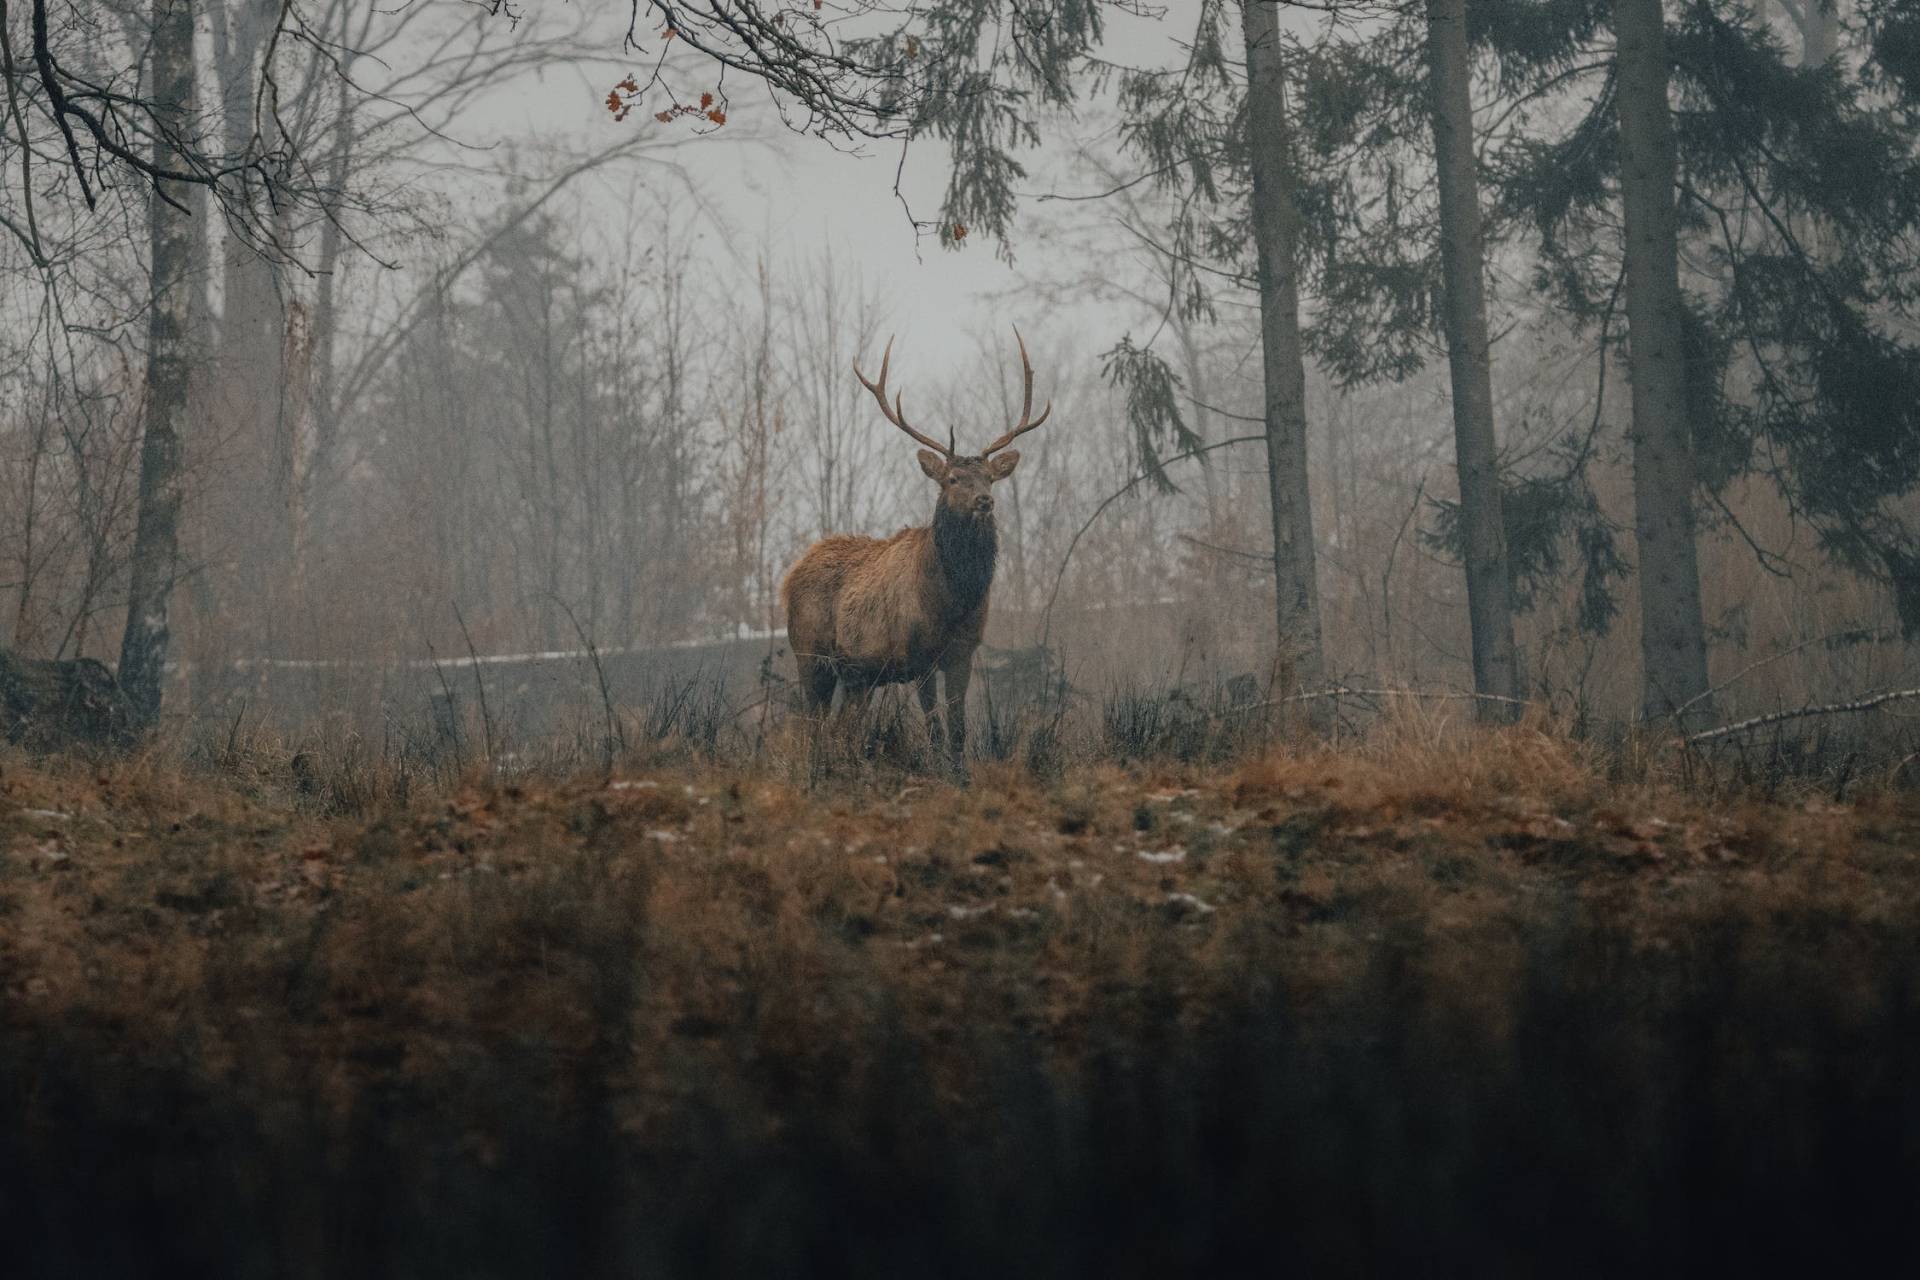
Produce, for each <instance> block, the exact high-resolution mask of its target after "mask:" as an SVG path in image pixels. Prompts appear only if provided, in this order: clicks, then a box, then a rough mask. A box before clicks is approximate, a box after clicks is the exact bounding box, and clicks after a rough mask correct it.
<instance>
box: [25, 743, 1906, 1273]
mask: <svg viewBox="0 0 1920 1280" xmlns="http://www.w3.org/2000/svg"><path fill="white" fill-rule="evenodd" d="M309 768H310V766H309ZM1668 771H1669V770H1668V769H1667V766H1664V765H1662V764H1661V762H1660V761H1659V760H1658V759H1657V758H1654V757H1649V758H1647V759H1642V760H1639V761H1637V762H1636V763H1635V764H1634V766H1633V767H1631V768H1625V767H1622V764H1621V761H1620V760H1619V759H1618V758H1602V757H1601V756H1600V755H1599V754H1598V753H1597V752H1596V751H1594V750H1592V749H1590V748H1583V747H1580V746H1578V745H1575V744H1573V743H1570V742H1568V741H1567V740H1565V739H1564V738H1561V737H1557V736H1554V735H1552V734H1549V733H1545V732H1541V731H1539V730H1536V729H1531V728H1516V729H1512V730H1505V731H1500V732H1479V733H1467V732H1465V731H1461V730H1457V729H1451V728H1446V727H1436V726H1433V725H1423V724H1402V725H1399V726H1393V725H1389V726H1386V727H1384V728H1382V729H1381V730H1379V731H1378V732H1376V733H1375V734H1374V735H1372V736H1371V737H1369V738H1367V739H1363V740H1361V741H1358V742H1355V743H1353V744H1351V745H1348V746H1346V747H1343V748H1341V749H1338V750H1335V749H1329V748H1324V747H1321V748H1311V749H1310V748H1297V749H1273V750H1268V751H1264V752H1260V753H1256V754H1251V755H1248V756H1246V757H1243V758H1241V759H1238V760H1234V761H1228V762H1224V763H1216V764H1205V765H1202V764H1187V765H1183V764H1177V763H1156V762H1153V761H1139V762H1134V763H1132V764H1128V765H1124V766H1122V765H1117V764H1100V763H1079V764H1072V765H1069V766H1067V767H1065V768H1064V769H1063V770H1061V771H1059V772H1058V773H1057V774H1056V775H1054V776H1049V777H1046V778H1037V777H1035V776H1033V775H1032V774H1031V773H1030V772H1028V771H1026V770H1024V769H1021V768H1019V767H1017V766H1015V765H1012V764H981V765H978V766H976V769H975V772H974V776H973V780H972V786H971V787H970V788H967V789H964V790H962V789H956V788H955V787H953V786H950V785H948V784H947V783H944V782H940V781H936V780H932V779H930V778H927V777H923V776H915V775H912V774H908V773H901V772H898V771H894V770H890V769H887V768H882V767H877V766H870V767H866V768H863V769H854V770H848V771H845V773H844V776H837V777H831V778H827V779H825V780H816V781H815V782H814V783H813V784H811V785H808V784H807V783H806V781H805V779H804V778H803V777H799V776H797V774H796V771H795V770H793V769H791V768H786V769H782V768H774V767H769V766H768V765H766V764H765V763H764V762H762V763H760V764H754V763H750V762H743V763H738V764H721V763H712V762H705V763H702V762H699V761H696V760H694V759H692V758H690V757H689V756H688V755H687V754H686V753H676V752H673V751H662V752H658V753H655V754H654V755H652V756H649V757H648V758H633V759H628V760H625V761H623V762H621V763H619V764H617V765H616V767H615V768H614V769H613V770H612V773H611V776H609V775H607V774H605V773H602V772H598V771H589V772H585V773H581V774H577V775H576V776H573V777H538V778H536V777H532V776H524V777H520V778H517V779H515V780H512V781H503V780H499V779H494V778H490V777H489V776H488V775H487V773H486V772H485V771H484V770H474V771H469V772H468V773H467V774H466V776H464V777H462V778H459V779H449V780H447V781H446V782H445V783H444V784H442V785H428V784H425V783H415V784H413V785H410V786H408V787H407V788H405V794H400V791H401V788H399V787H396V786H392V785H388V786H385V787H369V786H365V785H363V786H362V787H361V789H360V791H358V792H356V793H355V794H356V795H357V796H358V797H359V798H358V799H357V800H356V801H355V802H354V803H353V804H351V805H346V804H343V803H342V802H341V800H340V795H341V792H340V787H339V780H338V778H337V777H335V778H333V779H331V780H330V784H329V785H330V786H331V790H329V789H327V788H322V789H321V790H320V791H319V792H318V793H317V794H316V793H315V792H314V789H313V788H312V786H310V785H308V784H309V783H310V781H311V779H310V777H309V775H308V773H307V772H305V771H303V770H302V769H300V768H295V769H292V770H289V768H288V767H287V765H286V763H285V761H283V760H281V759H279V758H276V757H275V756H274V755H273V754H272V753H271V752H265V751H262V752H254V753H248V754H245V755H244V756H243V757H242V758H233V759H227V760H225V761H223V762H220V763H217V764H206V763H202V764H198V765H193V766H189V765H185V764H179V763H167V762H166V761H164V760H163V759H161V758H160V757H158V756H150V757H146V758H140V759H134V760H121V761H112V762H106V763H88V762H85V761H80V760H59V759H55V760H40V761H33V760H29V759H26V758H24V757H0V988H3V989H4V1004H3V1005H0V1028H3V1029H4V1031H3V1039H0V1095H3V1096H4V1097H5V1102H4V1104H0V1229H4V1230H5V1233H6V1235H7V1238H8V1239H9V1241H10V1243H9V1245H8V1246H7V1248H8V1252H9V1253H10V1254H11V1255H13V1258H14V1260H15V1262H17V1263H20V1264H21V1265H22V1266H23V1270H22V1271H20V1272H15V1274H43V1273H44V1274H62V1275H82V1274H85V1275H127V1274H160V1273H172V1272H174V1271H176V1270H177V1269H179V1268H191V1269H192V1270H193V1271H195V1272H197V1273H199V1274H236V1275H276V1276H281V1275H315V1276H322V1275H325V1276H341V1275H386V1274H392V1275H440V1274H461V1275H469V1276H471V1275H502V1276H513V1275H535V1274H544V1275H558V1276H570V1275H723V1274H726V1275H737V1274H753V1275H769V1274H774V1275H846V1274H891V1275H922V1274H966V1275H977V1274H1021V1275H1027V1274H1032V1275H1069V1274H1075V1275H1077V1274H1086V1273H1089V1272H1107V1273H1116V1274H1123V1275H1134V1274H1140V1275H1144V1274H1167V1273H1174V1274H1181V1273H1189V1272H1197V1271H1201V1270H1211V1271H1225V1272H1239V1271H1243V1270H1255V1271H1260V1272H1262V1273H1266V1274H1271V1273H1272V1272H1273V1271H1274V1270H1293V1269H1299V1270H1305V1271H1308V1272H1310V1273H1314V1272H1324V1271H1327V1270H1335V1271H1353V1270H1360V1271H1379V1270H1396V1269H1411V1270H1417V1271H1448V1272H1452V1271H1459V1270H1472V1271H1475V1272H1481V1273H1485V1272H1492V1273H1533V1274H1537V1273H1538V1272H1539V1271H1540V1270H1543V1269H1546V1268H1547V1267H1549V1266H1550V1267H1552V1268H1553V1269H1555V1270H1558V1271H1571V1272H1578V1273H1592V1274H1605V1273H1617V1272H1618V1271H1620V1270H1624V1269H1627V1268H1629V1267H1632V1268H1639V1269H1644V1268H1646V1267H1648V1266H1652V1267H1654V1268H1655V1269H1658V1270H1661V1271H1667V1270H1678V1269H1685V1268H1688V1267H1692V1266H1698V1265H1712V1266H1716V1267H1717V1266H1719V1265H1722V1264H1727V1263H1734V1262H1739V1261H1742V1260H1748V1259H1762V1260H1765V1261H1768V1262H1771V1263H1778V1262H1782V1261H1793V1260H1805V1261H1813V1260H1816V1259H1818V1260H1822V1261H1824V1262H1825V1263H1826V1264H1827V1265H1832V1264H1834V1263H1836V1262H1838V1261H1839V1260H1841V1259H1842V1258H1844V1257H1845V1256H1846V1255H1847V1254H1848V1253H1849V1252H1850V1251H1854V1250H1864V1249H1866V1248H1867V1247H1868V1245H1869V1243H1870V1242H1871V1241H1872V1240H1873V1239H1875V1238H1876V1237H1877V1236H1878V1235H1881V1234H1885V1235H1889V1236H1891V1235H1892V1234H1894V1233H1895V1232H1896V1231H1897V1230H1898V1229H1899V1225H1900V1223H1902V1222H1903V1221H1904V1220H1905V1215H1906V1214H1907V1213H1908V1212H1909V1211H1910V1210H1911V1209H1912V1208H1914V1207H1915V1205H1916V1193H1917V1192H1920V1179H1917V1178H1916V1171H1917V1170H1920V1157H1917V1155H1916V1141H1917V1140H1920V1086H1916V1085H1915V1083H1914V1082H1915V1081H1916V1080H1920V1075H1916V1074H1915V1068H1916V1067H1920V1003H1917V1002H1920V963H1916V960H1917V959H1920V803H1917V802H1916V801H1915V800H1914V799H1913V798H1912V797H1911V796H1909V795H1908V794H1906V793H1905V792H1904V791H1902V790H1901V789H1899V788H1897V787H1894V786H1892V785H1890V784H1882V783H1880V782H1879V781H1877V780H1875V779H1873V778H1865V779H1861V780H1860V781H1858V782H1857V783H1856V784H1855V785H1854V786H1853V787H1852V790H1851V793H1850V795H1849V798H1848V799H1847V800H1846V801H1845V802H1844V803H1836V802H1835V801H1834V800H1833V798H1832V794H1831V788H1829V787H1826V786H1823V787H1821V788H1819V789H1817V790H1816V789H1814V788H1812V787H1804V788H1799V789H1796V788H1794V787H1790V786H1789V787H1785V788H1779V789H1776V790H1775V791H1774V793H1773V794H1772V795H1771V796H1767V797H1762V796H1759V795H1756V794H1753V793H1751V792H1749V791H1740V790H1728V789H1724V788H1723V789H1719V790H1716V789H1714V788H1713V787H1711V786H1709V785H1707V784H1705V783H1703V782H1702V781H1701V779H1700V777H1699V776H1698V775H1697V774H1696V775H1695V776H1694V777H1693V779H1692V781H1691V783H1690V784H1686V785H1683V784H1682V783H1681V782H1680V781H1678V780H1677V779H1678V776H1679V775H1678V773H1677V772H1675V773H1674V776H1673V777H1672V778H1667V777H1666V776H1665V775H1666V773H1667V772H1668ZM363 782H364V780H363ZM343 809H351V810H354V811H352V812H343V811H342V810H343ZM9 1269H10V1270H11V1267H10V1268H9Z"/></svg>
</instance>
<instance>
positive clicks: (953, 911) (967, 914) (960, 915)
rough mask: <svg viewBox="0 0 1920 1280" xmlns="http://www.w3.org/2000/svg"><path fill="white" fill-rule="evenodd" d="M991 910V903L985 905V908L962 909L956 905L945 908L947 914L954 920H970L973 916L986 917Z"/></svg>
mask: <svg viewBox="0 0 1920 1280" xmlns="http://www.w3.org/2000/svg"><path fill="white" fill-rule="evenodd" d="M992 910H993V904H992V903H991V902H989V903H987V904H986V905H985V906H979V907H963V906H960V905H959V904H958V903H956V904H954V905H953V906H950V907H948V908H947V914H948V915H950V916H952V917H953V918H954V919H955V920H971V919H973V918H974V917H975V916H983V915H986V914H987V913H988V912H989V911H992Z"/></svg>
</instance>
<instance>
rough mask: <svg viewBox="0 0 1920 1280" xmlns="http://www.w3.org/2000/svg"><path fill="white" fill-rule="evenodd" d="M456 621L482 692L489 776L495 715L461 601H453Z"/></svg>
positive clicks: (480, 692)
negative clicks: (461, 608)
mask: <svg viewBox="0 0 1920 1280" xmlns="http://www.w3.org/2000/svg"><path fill="white" fill-rule="evenodd" d="M453 617H454V621H456V622H458V623H459V624H460V635H461V636H462V637H463V638H464V639H465V640H466V642H467V657H468V658H470V659H471V660H472V662H473V687H474V688H475V689H476V690H478V691H479V694H480V732H481V734H482V735H483V737H484V740H485V742H486V747H487V776H489V777H492V776H493V773H494V766H493V716H492V715H490V714H489V713H488V711H487V682H486V681H485V680H482V679H481V678H480V652H479V650H477V649H475V648H474V647H473V633H472V632H471V631H468V630H467V619H466V615H465V614H463V613H461V612H460V602H459V601H458V600H455V601H454V602H453Z"/></svg>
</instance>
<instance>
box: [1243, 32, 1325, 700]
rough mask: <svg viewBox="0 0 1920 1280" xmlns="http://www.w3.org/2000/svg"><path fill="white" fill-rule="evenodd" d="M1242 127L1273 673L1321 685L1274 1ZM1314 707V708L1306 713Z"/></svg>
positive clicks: (1294, 214) (1291, 177)
mask: <svg viewBox="0 0 1920 1280" xmlns="http://www.w3.org/2000/svg"><path fill="white" fill-rule="evenodd" d="M1241 16H1242V19H1243V29H1244V34H1245V38H1246V46H1247V128H1248V131H1249V133H1250V135H1251V137H1250V144H1251V160H1252V171H1253V239H1254V247H1255V249H1256V251H1257V253H1258V258H1259V267H1258V270H1259V284H1260V351H1261V363H1262V367H1263V370H1264V374H1265V379H1266V427H1267V490H1268V494H1269V496H1270V498H1271V500H1272V510H1273V568H1274V587H1275V593H1274V598H1275V626H1276V631H1277V637H1278V645H1279V647H1278V650H1277V652H1276V655H1275V657H1276V662H1275V668H1276V671H1278V672H1279V673H1281V674H1282V676H1283V677H1284V679H1285V681H1286V683H1288V684H1290V685H1292V686H1294V687H1296V688H1298V687H1313V686H1316V685H1318V684H1319V683H1320V682H1321V680H1322V678H1323V675H1324V669H1325V663H1324V659H1323V658H1322V655H1321V647H1320V597H1319V589H1318V586H1317V584H1316V582H1315V574H1314V541H1313V507H1312V503H1311V500H1310V495H1309V492H1308V485H1307V370H1306V358H1305V355H1304V352H1303V348H1302V346H1301V341H1300V288H1299V281H1298V279H1297V272H1298V261H1297V259H1298V244H1299V238H1300V229H1299V211H1298V210H1297V208H1296V207H1295V203H1294V193H1295V174H1294V170H1293V144H1292V130H1291V126H1290V124H1289V122H1288V119H1287V85H1286V66H1285V63H1284V61H1283V59H1282V56H1281V51H1280V9H1279V5H1278V4H1277V3H1276V0H1243V2H1242V14H1241ZM1309 705H1310V706H1318V705H1319V704H1318V703H1312V704H1309Z"/></svg>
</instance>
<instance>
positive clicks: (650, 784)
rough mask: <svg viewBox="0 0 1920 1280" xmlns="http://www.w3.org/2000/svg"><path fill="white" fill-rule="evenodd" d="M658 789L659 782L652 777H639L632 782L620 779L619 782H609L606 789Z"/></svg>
mask: <svg viewBox="0 0 1920 1280" xmlns="http://www.w3.org/2000/svg"><path fill="white" fill-rule="evenodd" d="M659 789H660V784H659V783H657V782H655V781H654V780H653V779H652V778H640V779H638V780H637V781H633V782H628V781H626V780H625V779H622V780H621V781H619V782H609V783H608V784H607V790H609V791H658V790H659Z"/></svg>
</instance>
